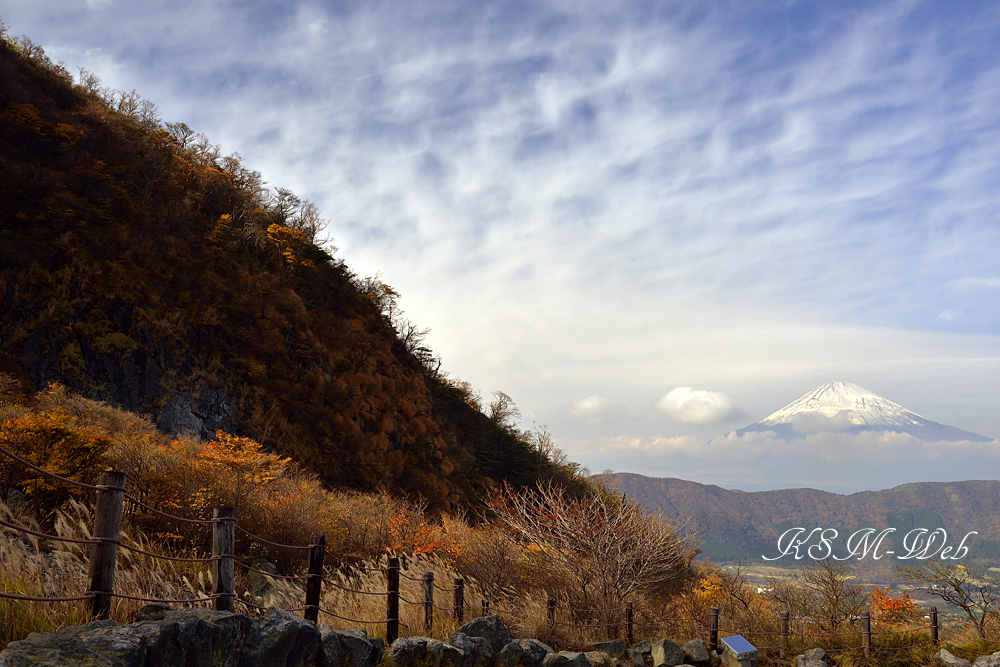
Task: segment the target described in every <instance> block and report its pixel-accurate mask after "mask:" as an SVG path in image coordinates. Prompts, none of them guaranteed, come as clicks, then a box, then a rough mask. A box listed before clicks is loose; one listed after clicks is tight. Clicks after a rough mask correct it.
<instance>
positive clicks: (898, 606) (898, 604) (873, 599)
mask: <svg viewBox="0 0 1000 667" xmlns="http://www.w3.org/2000/svg"><path fill="white" fill-rule="evenodd" d="M868 601H869V604H870V605H871V609H872V620H874V621H875V622H877V623H886V624H897V623H906V622H907V621H911V620H913V618H914V617H916V616H917V615H918V614H919V610H918V609H917V605H916V604H914V602H913V598H912V597H910V594H909V593H905V592H900V593H899V594H898V595H892V594H890V593H889V587H888V586H886V587H885V588H879V587H878V586H873V587H872V590H871V591H870V592H869V593H868Z"/></svg>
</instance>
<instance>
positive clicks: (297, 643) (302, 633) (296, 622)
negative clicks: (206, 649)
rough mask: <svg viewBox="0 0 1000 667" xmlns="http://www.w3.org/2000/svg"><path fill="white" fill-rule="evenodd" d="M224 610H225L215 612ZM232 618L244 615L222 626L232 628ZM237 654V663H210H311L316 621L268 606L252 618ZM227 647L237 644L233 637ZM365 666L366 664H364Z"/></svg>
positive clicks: (251, 666)
mask: <svg viewBox="0 0 1000 667" xmlns="http://www.w3.org/2000/svg"><path fill="white" fill-rule="evenodd" d="M215 613H219V614H222V613H225V612H215ZM235 618H246V617H245V616H242V615H241V614H231V615H229V616H227V617H226V618H225V619H221V620H223V622H224V624H225V626H231V627H233V630H234V636H235V630H236V627H237V624H236V623H230V622H229V621H232V620H234V619H235ZM244 636H245V639H244V640H243V642H242V646H241V649H242V650H240V651H239V653H240V654H241V656H240V660H239V662H238V663H236V662H235V661H231V660H226V661H225V663H222V662H214V663H213V665H222V664H227V665H228V664H234V665H239V667H259V665H272V666H273V667H292V666H293V665H294V666H296V667H297V666H299V665H311V664H314V663H315V662H316V659H317V658H318V657H319V655H320V654H321V653H322V652H323V637H322V635H321V634H320V631H319V628H317V627H316V624H314V623H311V622H309V621H306V620H304V619H301V618H299V617H298V616H296V615H294V614H290V613H288V612H287V611H285V610H283V609H278V608H277V607H271V608H270V609H268V610H267V611H266V612H264V616H263V617H261V618H255V619H254V620H253V622H252V623H251V626H250V629H249V632H247V633H246V634H245V635H244ZM227 645H228V646H240V643H237V640H235V639H230V640H229V642H227ZM365 667H370V663H369V665H366V666H365Z"/></svg>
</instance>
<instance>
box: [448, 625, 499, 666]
mask: <svg viewBox="0 0 1000 667" xmlns="http://www.w3.org/2000/svg"><path fill="white" fill-rule="evenodd" d="M448 643H449V644H451V645H452V646H454V647H455V648H457V649H458V650H460V651H461V652H462V655H463V656H464V657H463V660H462V667H493V648H492V647H491V646H490V642H489V640H487V639H486V638H485V637H469V636H468V635H466V634H465V633H463V632H459V633H458V634H456V635H455V636H453V637H452V638H451V640H450V641H449V642H448Z"/></svg>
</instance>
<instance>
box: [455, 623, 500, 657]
mask: <svg viewBox="0 0 1000 667" xmlns="http://www.w3.org/2000/svg"><path fill="white" fill-rule="evenodd" d="M455 634H464V635H465V636H467V637H482V638H483V639H485V640H487V641H488V642H489V643H490V648H491V649H493V653H494V655H495V654H497V653H499V652H500V651H502V650H503V647H504V646H506V645H507V644H509V643H510V633H509V632H507V626H505V625H504V624H503V620H502V619H501V618H500V616H498V615H496V614H494V615H492V616H480V617H479V618H477V619H474V620H472V621H469V622H468V623H466V624H465V625H463V626H462V627H460V628H459V629H458V630H456V631H455ZM452 644H454V642H452Z"/></svg>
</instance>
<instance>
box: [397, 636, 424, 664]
mask: <svg viewBox="0 0 1000 667" xmlns="http://www.w3.org/2000/svg"><path fill="white" fill-rule="evenodd" d="M426 655H427V637H400V638H399V639H397V640H396V641H394V642H393V643H392V646H390V647H389V657H390V658H391V659H392V663H393V664H394V665H396V667H407V665H417V664H420V663H422V662H423V661H424V658H425V656H426Z"/></svg>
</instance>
